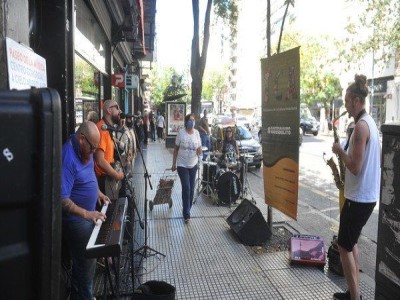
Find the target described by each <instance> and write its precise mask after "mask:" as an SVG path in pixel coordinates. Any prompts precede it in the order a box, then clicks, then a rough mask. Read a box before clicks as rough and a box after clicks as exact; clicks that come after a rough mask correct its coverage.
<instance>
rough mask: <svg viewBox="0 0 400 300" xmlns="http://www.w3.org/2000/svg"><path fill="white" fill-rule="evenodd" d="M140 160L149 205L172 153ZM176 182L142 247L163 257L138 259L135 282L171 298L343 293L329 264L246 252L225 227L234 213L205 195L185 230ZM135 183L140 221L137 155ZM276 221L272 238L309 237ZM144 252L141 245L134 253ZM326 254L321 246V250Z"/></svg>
mask: <svg viewBox="0 0 400 300" xmlns="http://www.w3.org/2000/svg"><path fill="white" fill-rule="evenodd" d="M143 153H144V160H145V164H146V166H147V169H148V172H149V174H150V176H151V177H150V180H151V184H152V186H153V189H152V190H151V189H150V187H148V191H147V199H148V200H153V199H154V197H155V194H156V191H157V185H158V183H159V180H160V179H161V178H163V177H164V176H165V175H166V174H167V173H168V171H167V173H166V172H165V169H166V168H170V167H171V164H172V163H171V162H172V149H166V148H165V144H164V143H158V142H155V143H149V145H147V149H145V150H144V151H143ZM169 174H171V173H169ZM175 175H176V177H175V179H176V180H175V184H174V187H173V190H172V196H171V197H172V202H173V203H172V207H171V208H169V206H168V204H160V205H155V206H154V208H153V210H152V211H150V210H148V220H147V221H148V222H147V227H148V240H147V245H148V246H149V247H151V248H152V249H154V250H156V251H159V252H161V253H163V254H165V257H163V256H162V255H159V254H156V255H152V256H149V257H147V258H144V259H143V268H142V272H141V274H136V276H138V275H140V276H139V279H140V283H144V282H146V281H148V280H160V281H166V282H168V283H169V284H171V285H173V286H175V288H176V299H332V295H333V293H335V292H338V291H341V290H343V289H344V288H345V287H346V284H345V279H344V277H341V276H339V275H336V274H335V273H333V272H331V271H329V270H328V264H326V266H325V268H324V269H323V270H321V269H319V268H317V267H311V266H304V265H290V263H289V261H288V258H289V253H288V251H278V252H274V253H258V251H256V247H249V246H245V245H243V244H242V243H241V242H240V240H239V239H238V238H237V236H236V235H235V233H234V232H233V231H232V230H231V229H230V227H229V225H228V223H227V222H226V219H227V217H228V216H230V215H231V214H232V212H233V211H234V209H235V207H232V208H229V207H223V206H217V205H215V204H213V202H212V201H211V199H210V198H208V197H207V196H206V195H200V197H199V198H197V201H196V203H195V204H194V205H193V207H192V210H191V219H190V222H189V224H185V223H184V222H183V219H182V214H181V210H182V205H181V200H180V199H181V185H180V181H179V177H178V176H177V174H176V172H175ZM133 183H134V187H135V194H136V197H137V206H138V207H139V211H140V213H141V216H142V219H143V221H144V218H145V217H144V198H145V182H144V168H143V163H142V159H141V157H140V155H139V156H138V157H137V158H136V162H135V168H134V177H133ZM195 197H196V195H195ZM254 197H255V200H256V202H257V207H258V208H259V209H260V211H261V212H262V214H263V216H264V218H265V219H267V205H266V204H265V203H264V200H263V199H262V198H260V197H259V196H258V195H254ZM273 221H274V222H273V224H274V228H273V232H274V230H276V228H277V227H279V226H284V227H285V228H286V229H288V230H290V231H291V232H292V233H295V234H296V233H301V234H308V232H306V231H305V230H304V229H303V228H301V227H300V226H299V225H298V223H297V222H296V221H294V220H292V219H291V218H288V217H287V216H285V215H284V214H282V213H280V212H279V211H278V210H276V209H274V210H273ZM136 226H137V224H136ZM138 229H139V230H141V229H140V228H139V227H138ZM136 231H137V229H136ZM141 231H142V233H141V234H142V235H144V233H143V230H141ZM139 240H140V239H139ZM143 240H144V239H143ZM329 242H330V241H329ZM141 246H142V245H141V244H138V245H137V248H139V247H141ZM328 247H329V244H328V241H325V248H326V249H325V250H326V251H327V250H328ZM360 276H361V278H360V281H361V282H360V283H361V291H362V296H363V299H374V290H375V288H374V285H375V284H374V281H373V280H372V279H371V278H370V277H368V276H366V275H365V274H362V273H361V274H360Z"/></svg>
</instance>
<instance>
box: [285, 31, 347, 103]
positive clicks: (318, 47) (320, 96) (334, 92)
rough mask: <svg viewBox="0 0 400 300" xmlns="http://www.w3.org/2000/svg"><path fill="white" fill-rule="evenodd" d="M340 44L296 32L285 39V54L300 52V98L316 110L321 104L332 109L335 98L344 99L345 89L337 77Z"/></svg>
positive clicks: (292, 32)
mask: <svg viewBox="0 0 400 300" xmlns="http://www.w3.org/2000/svg"><path fill="white" fill-rule="evenodd" d="M335 42H336V41H334V40H332V39H330V38H329V37H326V36H320V37H317V38H315V37H310V36H305V35H303V34H301V33H299V32H296V31H294V30H293V31H288V32H286V33H285V35H283V38H282V45H281V48H282V51H286V50H289V49H291V48H294V47H297V46H301V48H300V98H301V102H304V103H306V104H308V105H309V106H313V105H314V104H315V103H317V102H321V103H323V104H324V106H325V107H328V105H329V103H330V101H331V100H332V99H333V98H337V97H340V96H341V93H342V88H341V86H340V81H339V78H338V76H336V75H335V73H334V71H333V70H335V65H336V63H337V51H336V48H335V47H334V44H335Z"/></svg>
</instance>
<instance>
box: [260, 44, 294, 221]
mask: <svg viewBox="0 0 400 300" xmlns="http://www.w3.org/2000/svg"><path fill="white" fill-rule="evenodd" d="M299 49H300V48H295V49H292V50H289V51H286V52H283V53H280V54H277V55H274V56H272V57H269V58H265V59H261V78H262V84H261V87H262V124H263V126H262V147H263V162H264V192H265V203H266V204H268V205H270V206H272V207H274V208H276V209H278V210H280V211H281V212H283V213H284V214H286V215H288V216H289V217H291V218H293V219H297V201H298V187H299V182H298V181H299V126H300V115H299V114H300V112H299V109H300V51H299Z"/></svg>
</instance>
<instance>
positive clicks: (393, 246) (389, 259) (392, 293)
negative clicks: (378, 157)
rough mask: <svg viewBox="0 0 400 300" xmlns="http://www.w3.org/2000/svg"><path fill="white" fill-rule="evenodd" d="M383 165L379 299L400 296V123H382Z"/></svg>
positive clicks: (378, 278)
mask: <svg viewBox="0 0 400 300" xmlns="http://www.w3.org/2000/svg"><path fill="white" fill-rule="evenodd" d="M381 130H382V133H383V139H382V166H381V172H382V173H381V197H380V201H379V221H378V243H377V248H376V267H375V282H376V287H375V299H400V238H399V233H400V123H399V122H397V123H389V124H384V125H382V126H381Z"/></svg>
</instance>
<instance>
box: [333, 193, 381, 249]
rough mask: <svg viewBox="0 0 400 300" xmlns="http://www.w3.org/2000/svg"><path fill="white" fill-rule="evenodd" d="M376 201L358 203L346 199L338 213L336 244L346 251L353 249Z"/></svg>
mask: <svg viewBox="0 0 400 300" xmlns="http://www.w3.org/2000/svg"><path fill="white" fill-rule="evenodd" d="M375 205H376V202H373V203H360V202H355V201H351V200H349V199H346V200H345V202H344V205H343V209H342V212H341V213H340V225H339V235H338V244H339V246H341V247H343V248H344V249H346V250H347V251H348V252H351V251H352V250H353V247H354V246H355V245H356V244H357V241H358V238H359V237H360V235H361V230H362V229H363V227H364V225H365V224H366V223H367V221H368V219H369V217H370V216H371V214H372V212H373V211H374V207H375Z"/></svg>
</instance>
